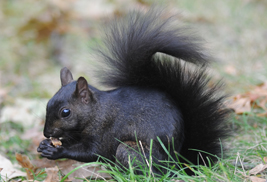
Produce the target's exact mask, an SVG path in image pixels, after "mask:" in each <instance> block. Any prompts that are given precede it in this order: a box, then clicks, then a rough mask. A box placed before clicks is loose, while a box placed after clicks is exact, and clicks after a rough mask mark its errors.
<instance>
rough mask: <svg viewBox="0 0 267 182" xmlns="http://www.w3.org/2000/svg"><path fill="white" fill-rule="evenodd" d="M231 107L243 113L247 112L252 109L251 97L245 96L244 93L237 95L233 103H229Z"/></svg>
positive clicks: (238, 112)
mask: <svg viewBox="0 0 267 182" xmlns="http://www.w3.org/2000/svg"><path fill="white" fill-rule="evenodd" d="M228 107H229V108H232V109H233V110H234V111H235V113H237V114H243V113H245V112H250V111H251V105H250V99H249V98H246V97H243V96H242V95H236V96H235V97H233V99H232V103H231V104H229V105H228Z"/></svg>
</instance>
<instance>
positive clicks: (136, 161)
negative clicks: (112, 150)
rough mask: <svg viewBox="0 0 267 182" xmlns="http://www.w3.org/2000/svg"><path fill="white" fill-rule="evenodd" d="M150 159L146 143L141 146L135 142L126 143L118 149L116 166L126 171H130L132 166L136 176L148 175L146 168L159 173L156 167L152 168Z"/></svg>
mask: <svg viewBox="0 0 267 182" xmlns="http://www.w3.org/2000/svg"><path fill="white" fill-rule="evenodd" d="M149 157H150V156H149V146H148V145H146V144H144V143H142V145H139V144H137V143H136V142H135V141H125V142H123V143H121V144H120V145H119V146H118V148H117V151H116V164H117V165H119V166H121V167H122V168H126V169H129V167H130V166H131V167H132V168H133V170H134V172H135V174H138V175H148V174H146V173H147V172H148V170H145V168H150V169H151V170H152V172H153V173H159V171H158V170H157V169H155V168H154V166H150V165H152V164H150V163H149V161H150V160H149ZM153 160H155V158H153ZM154 162H156V161H154Z"/></svg>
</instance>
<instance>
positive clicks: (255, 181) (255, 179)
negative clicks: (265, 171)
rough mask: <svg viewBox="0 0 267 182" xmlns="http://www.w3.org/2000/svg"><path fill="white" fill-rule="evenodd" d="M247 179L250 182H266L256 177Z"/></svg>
mask: <svg viewBox="0 0 267 182" xmlns="http://www.w3.org/2000/svg"><path fill="white" fill-rule="evenodd" d="M249 179H250V180H251V181H252V182H266V179H263V178H258V177H256V176H250V177H249Z"/></svg>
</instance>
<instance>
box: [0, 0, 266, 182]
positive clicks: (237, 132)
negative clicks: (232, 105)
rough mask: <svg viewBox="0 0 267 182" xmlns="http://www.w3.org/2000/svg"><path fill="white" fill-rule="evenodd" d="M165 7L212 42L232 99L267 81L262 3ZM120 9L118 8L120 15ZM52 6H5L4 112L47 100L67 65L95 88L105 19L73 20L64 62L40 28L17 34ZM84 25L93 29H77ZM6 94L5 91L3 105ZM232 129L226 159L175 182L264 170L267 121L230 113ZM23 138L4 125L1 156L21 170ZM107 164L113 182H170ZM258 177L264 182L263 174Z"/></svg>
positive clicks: (28, 0)
mask: <svg viewBox="0 0 267 182" xmlns="http://www.w3.org/2000/svg"><path fill="white" fill-rule="evenodd" d="M153 2H154V1H153ZM160 2H161V3H163V4H165V3H166V2H165V1H160ZM113 3H114V2H113ZM168 3H169V5H170V6H171V7H175V8H174V9H175V11H176V12H178V14H180V18H181V22H184V24H186V25H190V26H191V27H192V28H193V29H195V30H197V31H198V33H199V34H200V35H201V36H202V37H204V39H205V40H206V41H207V47H208V49H209V50H210V52H211V53H212V54H213V55H215V57H216V58H218V60H219V63H216V64H213V65H212V71H213V75H214V79H215V80H219V79H221V78H223V79H224V81H225V82H226V91H227V92H228V93H230V94H235V93H242V92H246V91H247V90H249V89H250V87H251V85H255V84H258V83H261V82H264V81H266V80H267V71H266V70H267V61H266V60H267V54H266V52H267V42H266V41H265V40H266V29H267V21H266V18H265V17H267V4H266V2H265V1H264V0H247V1H244V0H235V1H233V0H225V1H212V0H199V1H190V0H172V1H169V2H168ZM114 4H115V3H114ZM134 5H135V4H134V3H133V6H134ZM120 6H121V4H115V7H117V8H118V7H120ZM51 7H53V8H55V9H56V8H57V7H56V6H55V5H53V4H49V2H48V1H42V2H38V3H36V2H33V1H32V0H21V1H20V2H17V1H0V9H1V11H0V23H1V25H3V26H1V30H0V41H1V45H0V52H1V54H0V104H1V107H5V106H8V105H12V101H13V100H15V99H17V98H19V97H26V98H34V99H36V98H50V97H51V96H52V95H53V94H54V93H55V92H56V91H57V89H58V88H59V86H60V83H59V70H60V68H61V67H63V66H68V67H70V68H71V69H72V71H73V73H74V77H75V78H77V77H78V76H80V75H83V76H86V77H87V78H89V80H90V81H91V82H92V83H93V79H91V77H90V73H91V72H90V71H89V70H90V68H91V67H92V64H93V58H92V52H91V49H90V47H95V46H97V44H98V43H100V42H101V38H100V35H99V30H100V28H99V27H100V26H99V24H104V23H105V22H106V21H107V19H104V20H103V19H94V18H90V17H89V18H87V19H86V21H84V20H75V19H74V20H72V19H69V21H70V22H71V23H70V24H73V25H75V26H74V27H75V28H77V29H76V30H78V31H76V30H75V31H69V32H67V33H66V34H64V36H63V38H62V39H61V38H60V36H59V37H57V38H59V40H63V41H64V44H62V45H61V47H62V50H61V51H62V55H63V57H65V58H66V59H65V62H60V61H59V60H58V58H57V57H55V56H53V51H52V50H53V48H52V47H53V46H55V45H53V44H52V43H51V42H50V40H49V39H47V40H46V41H43V42H38V41H37V40H36V39H35V33H34V30H35V28H36V27H32V29H30V30H29V31H28V32H26V33H24V34H20V33H19V29H20V28H21V27H22V26H24V25H25V24H27V21H28V20H29V19H30V18H32V17H39V16H40V17H45V15H46V14H45V12H49V11H48V10H51ZM53 8H52V9H53ZM118 10H120V11H122V12H123V10H121V9H119V8H118ZM125 11H127V9H126V10H125ZM79 21H84V22H88V23H81V24H79V23H78V22H79ZM81 25H82V26H84V27H85V28H84V27H82V26H81ZM37 28H38V27H37ZM84 29H86V30H89V31H84ZM88 32H90V33H89V34H88ZM1 90H7V91H8V94H7V95H4V96H3V100H2V99H1V97H2V96H1ZM44 110H45V106H44ZM229 128H230V129H231V130H232V131H233V136H232V137H230V138H229V139H228V140H227V141H226V147H227V148H228V152H227V154H225V158H224V159H220V160H219V162H218V163H216V165H215V166H213V167H209V166H199V167H197V168H196V173H198V176H187V175H185V174H183V173H182V172H181V171H179V170H178V171H177V170H175V169H170V170H169V172H173V173H175V174H179V177H178V178H177V180H178V179H179V180H184V181H249V179H248V178H247V177H245V176H244V175H243V174H244V173H246V174H247V175H248V171H249V170H250V169H251V168H253V167H255V166H256V165H257V164H260V163H266V162H265V161H264V157H267V154H266V153H267V149H266V148H267V135H266V128H267V118H266V117H257V116H256V114H254V111H252V112H251V113H247V114H244V115H240V116H239V115H235V114H233V116H232V118H231V119H230V121H229ZM24 131H25V128H24V126H23V125H20V124H16V123H13V122H7V123H0V141H1V146H0V153H1V154H2V155H5V156H6V157H8V158H9V159H10V160H11V161H12V162H13V163H16V161H15V157H14V156H15V152H16V151H20V152H22V153H25V154H26V155H29V156H31V155H32V156H34V154H32V152H31V151H29V150H28V147H29V145H30V142H31V141H25V140H22V139H21V137H20V136H21V135H22V134H23V133H24ZM149 164H150V162H149ZM102 165H103V166H105V167H106V168H107V169H108V171H107V172H108V173H110V174H111V175H112V176H113V177H114V179H115V180H116V181H170V177H169V176H167V175H166V176H162V177H157V176H155V177H153V175H152V174H151V173H150V169H149V167H148V166H144V167H143V170H144V173H145V174H148V175H146V176H144V175H135V174H134V172H133V171H134V167H133V166H131V167H130V168H129V169H125V171H124V172H121V170H120V168H119V167H118V166H112V165H110V164H107V163H103V164H102ZM258 176H259V177H261V178H263V179H266V178H267V176H266V171H265V173H261V175H258ZM45 177H46V176H45V174H42V175H40V176H36V179H35V180H36V181H42V180H44V179H45ZM23 179H24V178H21V180H23ZM1 180H2V181H4V179H1V177H0V181H1ZM17 180H18V179H17ZM91 180H92V179H91ZM98 181H101V179H100V180H98ZM102 181H105V180H103V179H102ZM111 181H112V180H111ZM113 181H114V180H113Z"/></svg>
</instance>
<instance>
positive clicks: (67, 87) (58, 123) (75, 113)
mask: <svg viewBox="0 0 267 182" xmlns="http://www.w3.org/2000/svg"><path fill="white" fill-rule="evenodd" d="M60 79H61V85H62V86H61V88H60V89H59V91H58V92H57V93H56V94H55V95H54V96H53V97H52V98H51V99H50V100H49V102H48V104H47V108H46V121H45V128H44V136H45V137H47V138H49V137H56V138H60V137H61V138H65V137H70V136H71V133H75V132H76V133H77V132H81V131H82V130H83V129H84V128H83V126H84V122H85V121H87V122H88V120H90V113H92V110H93V107H92V106H93V105H94V103H95V102H96V101H95V99H94V94H93V90H92V89H91V88H89V86H88V83H87V81H86V79H85V78H84V77H80V78H79V79H78V80H77V81H74V80H73V77H72V74H71V72H70V71H69V70H68V69H67V68H62V69H61V71H60ZM85 111H86V112H85Z"/></svg>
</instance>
